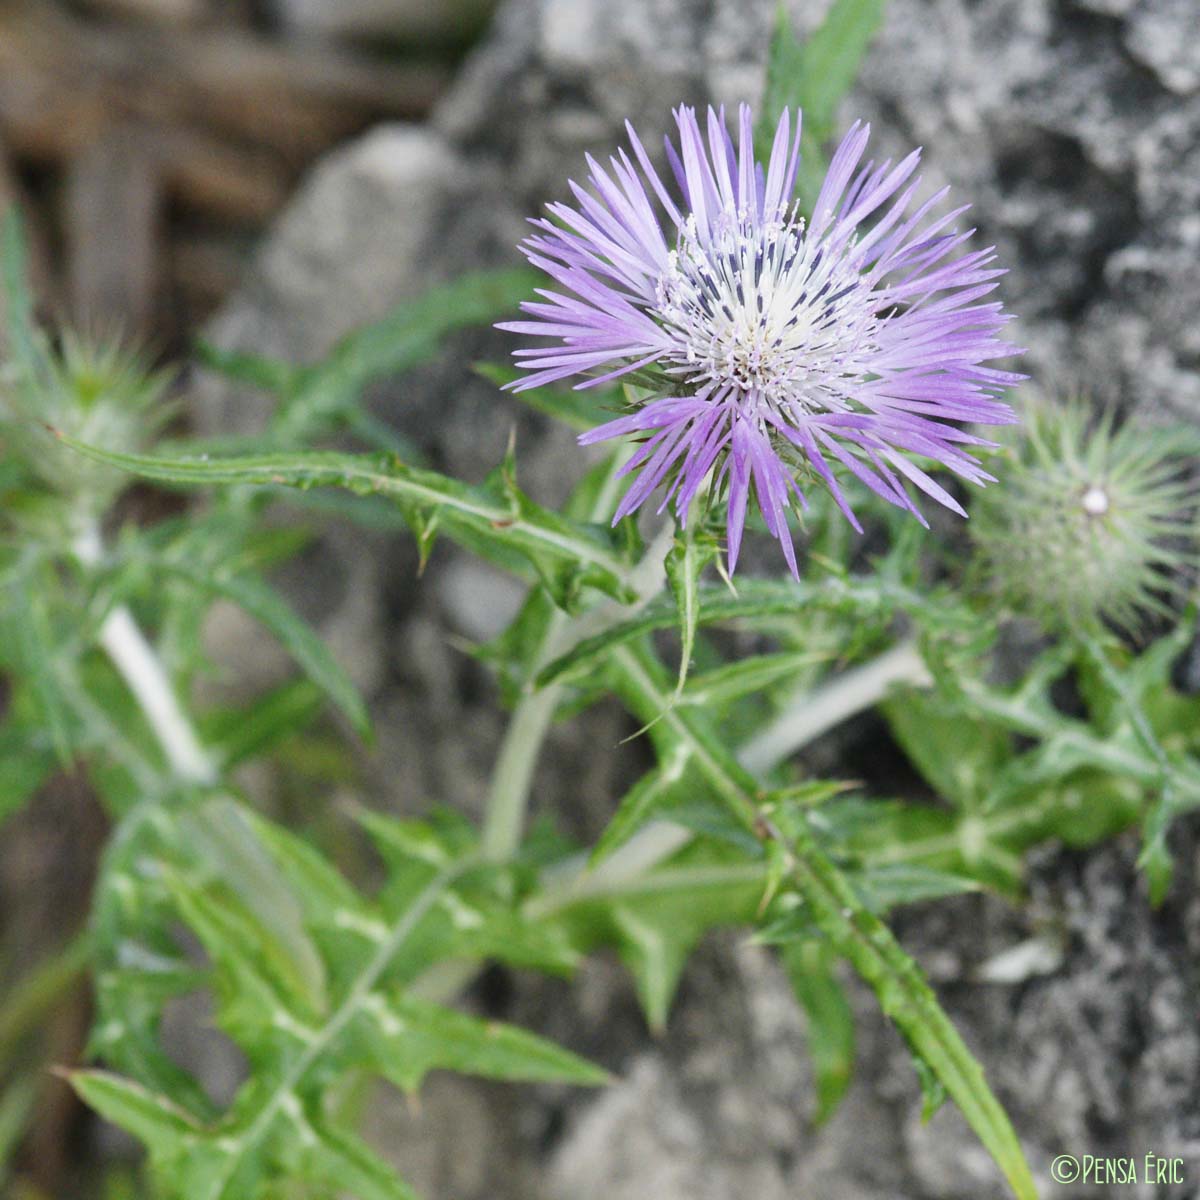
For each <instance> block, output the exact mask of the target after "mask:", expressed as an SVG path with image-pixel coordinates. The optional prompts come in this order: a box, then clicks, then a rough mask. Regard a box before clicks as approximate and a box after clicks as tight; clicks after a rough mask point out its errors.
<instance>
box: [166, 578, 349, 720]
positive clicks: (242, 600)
mask: <svg viewBox="0 0 1200 1200" xmlns="http://www.w3.org/2000/svg"><path fill="white" fill-rule="evenodd" d="M158 565H159V566H160V567H161V568H162V569H163V570H164V571H166V572H167V573H168V574H170V575H173V576H175V577H177V578H179V579H183V580H186V581H187V583H188V584H190V585H191V586H192V587H195V588H199V589H200V590H201V591H204V592H207V593H209V594H210V595H214V596H223V597H225V598H226V599H228V600H232V601H233V602H234V603H235V604H236V605H238V607H239V608H242V609H244V610H245V611H246V612H247V613H249V614H250V615H251V616H252V617H254V619H255V620H257V621H259V622H261V623H262V624H263V625H265V626H266V627H267V628H268V629H269V630H270V631H271V632H272V633H273V634H274V635H275V637H276V638H278V639H279V643H280V645H282V646H283V648H284V649H285V650H286V651H287V652H288V653H289V654H290V655H291V656H292V658H294V659H295V660H296V663H297V664H298V665H299V666H300V668H301V670H303V671H304V673H305V674H306V675H307V676H308V677H309V679H311V680H312V682H313V683H315V684H316V685H317V687H319V688H320V689H321V690H322V691H323V692H324V693H325V695H326V696H328V697H329V699H330V700H331V701H333V703H334V704H336V705H337V707H338V708H339V709H341V711H342V712H343V713H344V714H345V715H346V718H347V719H348V720H349V721H350V723H351V724H352V725H353V726H354V728H355V729H356V730H358V732H359V733H361V734H363V735H367V734H369V733H370V730H371V718H370V716H369V715H368V713H367V706H366V705H365V704H364V703H363V699H362V697H361V696H360V695H359V692H358V689H357V688H356V687H355V686H354V683H353V682H352V680H351V679H350V676H349V675H347V674H346V672H345V670H344V669H343V667H342V666H341V664H340V663H339V662H338V661H337V659H336V658H334V657H333V654H332V653H331V652H330V650H329V647H328V646H327V645H326V644H325V643H324V642H323V641H322V640H321V638H319V637H318V636H317V635H316V634H315V633H314V632H313V631H312V629H311V628H310V627H309V626H308V625H307V624H306V623H305V621H304V620H302V619H301V618H300V617H299V616H298V615H297V614H296V612H295V611H294V610H293V609H292V608H291V606H290V605H289V604H288V603H287V601H286V600H284V598H283V597H282V596H281V595H280V594H279V593H278V592H277V591H275V589H274V588H272V587H270V586H269V585H268V584H266V583H264V582H263V581H262V580H261V579H259V578H258V577H257V576H255V575H251V574H240V575H231V574H226V573H225V572H224V571H221V570H216V571H211V570H199V569H197V568H195V567H194V566H192V565H191V564H190V563H187V562H183V561H181V560H179V559H177V558H174V557H165V558H162V559H159V560H158Z"/></svg>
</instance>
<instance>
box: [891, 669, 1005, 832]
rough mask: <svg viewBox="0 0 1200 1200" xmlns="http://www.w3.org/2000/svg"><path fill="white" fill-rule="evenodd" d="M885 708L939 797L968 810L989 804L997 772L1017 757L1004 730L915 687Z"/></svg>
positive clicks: (902, 742)
mask: <svg viewBox="0 0 1200 1200" xmlns="http://www.w3.org/2000/svg"><path fill="white" fill-rule="evenodd" d="M880 707H881V709H882V711H883V714H884V716H885V717H886V718H887V721H888V725H889V727H890V728H891V731H892V734H893V736H894V737H895V738H896V740H897V741H898V742H899V743H900V746H901V748H902V749H903V750H904V752H905V754H907V755H908V757H909V759H910V760H911V761H912V763H913V765H914V766H915V767H916V768H917V769H918V770H919V771H920V772H921V774H922V775H923V776H924V777H925V779H926V780H927V781H928V782H929V784H930V786H931V787H932V788H933V789H934V791H935V792H937V794H938V795H939V796H941V797H942V798H944V799H946V800H949V801H951V803H953V804H955V805H957V806H958V807H959V808H962V809H964V810H966V811H968V812H969V811H971V810H973V809H977V808H979V807H981V806H982V805H983V804H984V802H985V800H986V797H987V794H988V792H989V790H990V788H991V786H992V783H993V780H994V778H995V776H996V773H997V771H999V770H1000V768H1001V767H1002V766H1003V765H1004V763H1005V762H1006V761H1007V760H1008V759H1009V758H1010V757H1011V755H1012V740H1011V738H1010V737H1009V735H1008V733H1007V732H1006V731H1005V730H1003V729H999V728H997V727H996V726H995V725H994V724H991V723H989V722H987V721H984V720H982V719H981V718H979V717H975V716H973V715H972V714H971V713H970V712H964V711H963V710H962V708H961V707H960V706H957V705H953V704H948V703H947V702H946V700H945V698H944V697H940V696H938V695H936V694H935V693H930V692H927V691H921V690H917V689H913V688H909V689H905V690H904V691H902V692H900V693H898V694H896V695H895V696H892V697H889V698H888V699H887V700H885V701H884V703H883V704H882V705H881V706H880Z"/></svg>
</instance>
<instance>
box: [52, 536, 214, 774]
mask: <svg viewBox="0 0 1200 1200" xmlns="http://www.w3.org/2000/svg"><path fill="white" fill-rule="evenodd" d="M75 556H76V558H78V559H79V561H80V563H82V564H83V565H84V566H85V567H94V566H96V565H97V564H98V563H99V562H100V560H101V558H102V556H103V546H102V544H101V541H100V535H99V532H98V531H97V530H96V529H95V528H94V527H89V528H87V529H86V530H85V531H84V532H83V533H82V534H81V535H80V536H79V537H78V538H77V539H76V542H75ZM99 640H100V645H101V646H102V647H103V649H104V652H105V653H106V654H107V655H108V657H109V659H110V660H111V661H112V664H113V666H114V667H116V669H117V671H118V672H119V673H120V675H121V677H122V678H123V679H124V680H125V682H126V684H127V685H128V686H129V690H130V691H131V692H132V693H133V695H134V698H135V699H136V700H137V702H138V704H139V705H140V706H141V709H142V712H143V713H144V714H145V717H146V721H147V722H148V723H149V725H150V728H151V729H152V730H153V731H154V735H155V737H157V739H158V742H159V745H160V746H161V747H162V750H163V754H164V755H165V756H166V759H167V762H168V764H169V765H170V768H171V772H172V774H174V775H175V776H176V778H178V779H179V780H181V781H182V782H185V783H215V782H216V779H217V768H216V765H215V763H214V762H213V760H212V758H211V757H210V756H209V754H208V752H207V751H206V750H205V749H204V747H203V746H202V745H201V744H200V739H199V738H198V737H197V736H196V731H195V729H194V727H193V726H192V723H191V721H190V720H189V718H188V716H187V713H185V712H184V710H183V706H182V705H181V704H180V703H179V698H178V697H177V696H176V695H175V690H174V688H173V687H172V686H171V681H170V679H169V678H168V676H167V672H166V668H165V667H164V666H163V664H162V660H161V659H160V658H159V657H158V655H157V653H155V650H154V647H153V646H151V645H150V643H149V642H148V641H147V640H146V636H145V634H144V633H142V631H141V629H140V628H139V627H138V624H137V622H136V621H135V620H134V619H133V614H132V613H131V612H130V611H129V609H128V608H126V607H125V606H124V605H118V606H117V607H116V608H114V609H113V610H112V611H111V612H110V613H109V614H108V616H106V617H105V618H104V623H103V624H102V625H101V627H100V634H99Z"/></svg>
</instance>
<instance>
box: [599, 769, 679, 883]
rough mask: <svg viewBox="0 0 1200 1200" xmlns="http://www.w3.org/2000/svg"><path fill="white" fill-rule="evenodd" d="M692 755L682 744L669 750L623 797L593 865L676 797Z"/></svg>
mask: <svg viewBox="0 0 1200 1200" xmlns="http://www.w3.org/2000/svg"><path fill="white" fill-rule="evenodd" d="M690 758H691V755H690V754H689V753H688V751H687V749H686V747H684V746H682V745H679V746H678V747H677V748H676V749H674V750H673V751H671V752H668V754H667V756H666V757H665V758H664V760H663V762H662V763H660V765H659V766H658V767H657V768H656V769H655V770H653V771H650V772H648V773H647V774H645V775H643V776H642V778H641V779H639V780H638V781H637V783H635V784H634V785H633V787H631V788H630V789H629V791H627V792H626V793H625V795H624V796H622V797H621V802H620V803H619V804H618V805H617V811H616V812H615V813H614V814H613V817H612V820H611V821H609V823H608V825H607V826H606V827H605V829H604V832H603V833H602V834H601V835H600V840H599V841H598V842H597V843H596V845H595V847H594V848H593V850H592V855H591V862H592V866H597V865H599V863H600V862H602V861H603V860H604V859H606V858H607V857H608V856H609V855H610V854H612V852H613V851H614V850H616V849H617V847H618V846H621V845H623V844H624V843H625V842H627V841H628V840H629V839H630V838H631V837H632V836H633V835H634V834H635V833H636V832H637V831H638V829H640V828H641V827H642V826H643V825H644V824H645V823H646V822H647V821H648V820H650V818H651V817H652V816H654V815H655V814H656V813H658V812H659V811H660V810H661V809H662V808H663V807H664V806H665V805H667V804H668V803H669V802H670V801H671V800H672V798H673V796H674V794H675V792H676V789H677V788H678V787H679V785H680V784H681V782H682V781H683V779H684V775H685V770H686V768H687V765H688V761H689V759H690Z"/></svg>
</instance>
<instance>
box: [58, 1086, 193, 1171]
mask: <svg viewBox="0 0 1200 1200" xmlns="http://www.w3.org/2000/svg"><path fill="white" fill-rule="evenodd" d="M68 1079H69V1080H70V1082H71V1086H72V1087H73V1088H74V1089H75V1091H76V1093H77V1094H78V1095H79V1096H80V1098H81V1099H82V1100H83V1101H84V1102H85V1103H86V1104H87V1105H88V1106H89V1107H91V1108H94V1109H95V1110H96V1111H97V1112H98V1113H99V1114H100V1115H101V1116H102V1117H104V1119H105V1120H107V1121H111V1122H112V1123H113V1124H114V1125H118V1126H120V1128H122V1129H124V1130H125V1131H126V1132H127V1133H132V1134H133V1135H134V1137H136V1138H138V1139H140V1140H141V1141H142V1142H144V1143H145V1145H146V1148H147V1149H148V1150H149V1151H150V1154H151V1157H153V1158H159V1159H162V1158H170V1157H172V1156H174V1155H175V1154H177V1153H178V1152H179V1150H180V1147H181V1145H182V1144H183V1143H184V1142H185V1141H186V1140H187V1139H189V1138H191V1137H194V1136H195V1135H196V1134H197V1133H198V1132H199V1126H198V1125H197V1123H196V1122H195V1121H194V1120H193V1119H192V1117H191V1116H190V1115H189V1114H188V1113H187V1112H185V1111H184V1110H183V1109H181V1108H179V1107H178V1106H176V1105H175V1104H172V1103H171V1101H170V1100H168V1099H167V1098H166V1097H164V1096H159V1095H155V1094H154V1093H153V1092H150V1091H148V1090H147V1089H146V1088H144V1087H142V1086H141V1085H140V1084H137V1083H134V1082H133V1081H132V1080H129V1079H123V1078H122V1077H121V1076H119V1075H113V1074H111V1073H109V1072H108V1071H74V1072H72V1073H71V1074H70V1075H69V1076H68Z"/></svg>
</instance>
